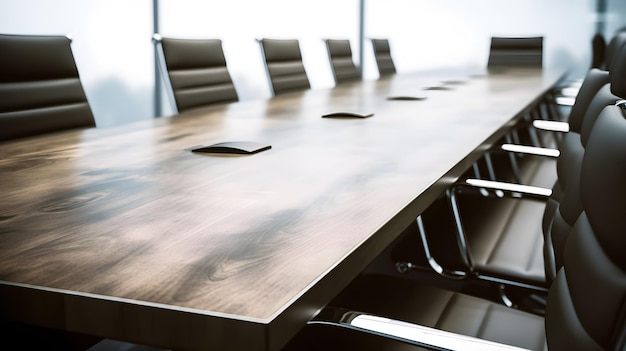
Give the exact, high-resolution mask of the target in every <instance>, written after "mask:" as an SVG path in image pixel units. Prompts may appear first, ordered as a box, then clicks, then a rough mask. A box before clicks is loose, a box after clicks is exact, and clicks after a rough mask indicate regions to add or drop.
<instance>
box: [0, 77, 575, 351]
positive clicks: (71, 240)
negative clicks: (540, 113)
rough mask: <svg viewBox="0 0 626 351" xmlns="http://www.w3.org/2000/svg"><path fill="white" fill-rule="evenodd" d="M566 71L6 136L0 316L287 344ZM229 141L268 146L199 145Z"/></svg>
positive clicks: (252, 344)
mask: <svg viewBox="0 0 626 351" xmlns="http://www.w3.org/2000/svg"><path fill="white" fill-rule="evenodd" d="M562 77H563V72H554V71H552V70H547V69H544V70H538V69H508V70H503V71H501V72H486V71H480V70H479V71H474V72H470V71H465V70H451V71H440V72H430V73H424V72H421V73H420V72H416V73H414V74H398V75H392V76H389V77H381V78H380V79H376V80H365V81H356V82H353V83H344V84H340V85H338V86H336V87H334V88H328V89H312V90H306V91H299V92H293V93H287V94H283V95H280V96H276V97H272V98H270V99H262V100H254V101H241V102H237V103H231V104H223V105H216V106H211V107H203V108H198V109H195V110H191V111H188V112H185V113H182V114H179V115H175V116H171V117H163V118H156V119H153V120H147V121H141V122H137V123H132V124H127V125H123V126H119V127H110V128H90V129H81V130H72V131H65V132H60V133H54V134H49V135H45V136H37V137H32V138H25V139H20V140H15V141H10V142H4V143H2V144H0V179H1V180H2V181H1V182H0V193H1V194H2V202H1V203H0V317H1V318H4V319H8V320H12V321H17V322H23V323H28V324H33V325H38V326H44V327H49V328H55V329H60V330H65V331H71V332H77V333H85V334H89V335H95V336H98V337H103V338H110V339H115V340H122V341H128V342H133V343H138V344H145V345H151V346H156V347H162V348H167V349H173V350H252V351H254V350H259V351H260V350H280V349H281V348H282V347H283V346H284V345H285V344H286V343H287V342H288V341H289V340H290V339H291V338H293V337H294V335H296V334H297V333H298V331H299V330H300V329H301V328H302V327H303V326H304V325H305V324H306V322H307V321H308V320H310V319H311V318H312V317H314V316H315V315H316V313H318V312H319V311H320V309H322V308H323V307H324V306H325V305H326V304H327V303H328V302H329V301H331V299H333V297H335V296H336V295H337V294H338V293H339V292H340V291H341V290H342V289H344V287H345V286H346V285H347V284H348V283H349V282H350V281H351V280H352V279H354V278H355V277H356V276H358V274H359V273H360V272H362V271H363V269H364V268H365V267H366V266H367V265H368V263H370V262H372V261H373V260H374V259H375V258H376V257H377V256H378V255H379V254H380V253H381V252H382V251H383V250H384V249H385V248H386V247H387V246H388V245H389V244H390V243H391V242H392V241H394V239H396V238H397V237H398V236H399V235H400V234H401V232H402V230H403V229H405V228H406V227H407V225H409V224H410V223H411V222H412V221H414V220H415V218H416V216H417V215H418V214H419V213H421V212H422V211H424V210H425V209H426V208H427V207H428V206H429V205H430V204H432V203H433V202H434V201H435V199H436V198H437V197H438V196H439V195H440V194H441V193H442V192H444V191H445V189H446V188H447V187H449V186H450V185H451V184H452V183H453V182H455V181H456V180H457V179H458V178H459V177H460V176H461V175H462V174H463V172H465V171H466V170H467V169H469V168H470V167H471V165H472V164H473V163H474V162H475V161H477V160H478V159H479V158H480V157H481V156H482V155H483V153H484V152H485V151H486V150H488V149H489V148H490V147H492V146H493V145H494V143H495V142H496V141H497V140H498V139H500V138H501V137H502V136H504V135H505V133H507V132H508V131H509V130H511V128H514V126H515V124H516V123H517V121H519V120H520V119H521V118H522V117H523V115H524V114H525V113H526V112H527V111H529V110H530V109H532V108H533V107H534V106H535V105H536V104H537V103H539V102H540V101H541V99H542V97H543V96H544V94H546V92H548V91H549V90H550V89H551V87H553V86H554V85H555V84H556V83H557V82H559V80H560V79H561V78H562ZM426 87H432V88H431V89H425V88H426ZM391 96H412V97H425V99H417V100H411V99H405V100H389V99H388V98H389V97H391ZM333 112H357V113H361V114H366V115H368V114H371V116H369V117H346V116H342V117H338V118H332V117H322V116H324V115H326V114H329V113H333ZM223 142H246V143H247V142H250V143H260V144H261V145H264V146H270V147H271V148H269V149H266V150H264V151H261V152H257V153H250V154H240V153H224V152H223V151H224V149H218V150H214V151H221V152H204V153H202V152H194V151H192V150H193V149H195V148H197V147H199V146H208V145H213V144H216V143H223ZM227 151H228V150H227Z"/></svg>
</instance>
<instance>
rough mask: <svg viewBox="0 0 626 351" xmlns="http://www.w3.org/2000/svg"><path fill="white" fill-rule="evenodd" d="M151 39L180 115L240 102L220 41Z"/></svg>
mask: <svg viewBox="0 0 626 351" xmlns="http://www.w3.org/2000/svg"><path fill="white" fill-rule="evenodd" d="M153 39H154V42H155V45H156V46H157V50H159V51H160V53H161V54H162V55H161V60H160V64H161V66H162V68H164V69H162V70H161V71H162V72H163V76H164V78H167V79H166V80H167V81H169V84H168V85H169V86H170V88H171V93H172V94H171V95H170V96H171V97H173V100H174V101H173V102H174V104H175V107H176V109H177V110H178V111H179V112H182V111H185V110H188V109H191V108H195V107H200V106H206V105H211V104H215V103H225V102H234V101H238V100H239V97H238V95H237V91H236V89H235V86H234V84H233V81H232V78H231V76H230V73H229V72H228V68H227V66H226V59H225V57H224V51H223V49H222V41H221V40H220V39H178V38H176V39H175V38H162V37H161V36H160V35H158V34H155V35H154V36H153Z"/></svg>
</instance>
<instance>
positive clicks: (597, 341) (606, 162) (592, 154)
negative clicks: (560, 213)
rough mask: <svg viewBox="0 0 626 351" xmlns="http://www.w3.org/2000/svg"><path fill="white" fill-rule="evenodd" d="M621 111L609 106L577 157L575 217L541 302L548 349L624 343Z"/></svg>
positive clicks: (625, 153) (624, 119) (625, 172)
mask: <svg viewBox="0 0 626 351" xmlns="http://www.w3.org/2000/svg"><path fill="white" fill-rule="evenodd" d="M624 160H626V111H625V110H624V109H623V108H620V107H617V106H608V107H605V109H604V110H603V111H602V113H601V114H600V116H599V117H598V118H597V120H596V123H595V124H594V126H593V129H592V131H591V134H590V136H589V140H588V142H587V145H586V149H585V155H584V158H583V161H582V172H581V174H580V180H581V187H580V190H581V200H582V206H583V212H582V213H581V215H580V216H579V217H578V219H577V221H576V223H575V225H574V227H573V228H572V230H571V232H570V234H569V235H568V238H567V242H566V244H565V252H564V264H563V267H562V268H561V269H560V271H559V273H558V275H557V277H556V279H555V281H554V282H553V284H552V286H551V288H550V292H549V294H548V300H547V305H546V338H547V341H548V349H549V350H624V348H625V347H626V318H625V316H626V255H624V252H626V216H624V206H623V204H624V198H626V182H624V179H626V162H624Z"/></svg>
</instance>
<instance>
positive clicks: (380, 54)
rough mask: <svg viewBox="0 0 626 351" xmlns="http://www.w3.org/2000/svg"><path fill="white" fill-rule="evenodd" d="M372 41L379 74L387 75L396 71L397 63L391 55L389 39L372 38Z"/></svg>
mask: <svg viewBox="0 0 626 351" xmlns="http://www.w3.org/2000/svg"><path fill="white" fill-rule="evenodd" d="M371 41H372V49H373V50H374V58H375V59H376V65H377V66H378V74H379V75H380V76H385V75H389V74H394V73H396V65H395V64H394V63H393V57H392V56H391V47H390V45H389V39H371Z"/></svg>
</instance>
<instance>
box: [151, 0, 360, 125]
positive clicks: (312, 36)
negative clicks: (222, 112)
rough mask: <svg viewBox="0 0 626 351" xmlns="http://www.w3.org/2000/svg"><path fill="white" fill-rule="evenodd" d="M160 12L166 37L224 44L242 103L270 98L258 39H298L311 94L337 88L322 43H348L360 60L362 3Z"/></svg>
mask: <svg viewBox="0 0 626 351" xmlns="http://www.w3.org/2000/svg"><path fill="white" fill-rule="evenodd" d="M159 12H160V31H161V33H160V34H161V35H162V36H164V37H179V38H218V39H221V40H222V45H223V47H224V55H225V56H226V61H227V64H228V69H229V71H230V73H231V75H232V77H233V82H234V84H235V88H236V89H237V92H238V94H239V97H240V99H241V100H248V99H257V98H269V97H270V96H271V90H270V85H269V81H268V79H267V77H266V73H265V68H264V66H263V58H262V56H261V51H260V48H259V44H258V43H257V41H256V39H258V38H264V37H265V38H289V39H298V40H299V41H300V49H301V51H302V59H303V62H304V66H305V69H306V71H307V75H308V77H309V80H310V82H311V87H312V88H313V89H321V88H327V87H331V86H333V85H334V80H333V77H332V72H331V70H330V63H329V61H328V54H327V52H326V47H325V45H324V42H323V41H322V39H324V38H346V39H350V40H351V44H352V51H353V56H354V59H355V62H356V60H357V59H358V46H357V45H358V30H359V26H358V16H359V12H358V0H350V1H347V0H342V1H337V0H316V1H307V2H304V1H293V0H268V1H256V0H231V1H201V0H161V1H160V11H159ZM166 101H167V99H166ZM164 114H167V112H165V113H164Z"/></svg>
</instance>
